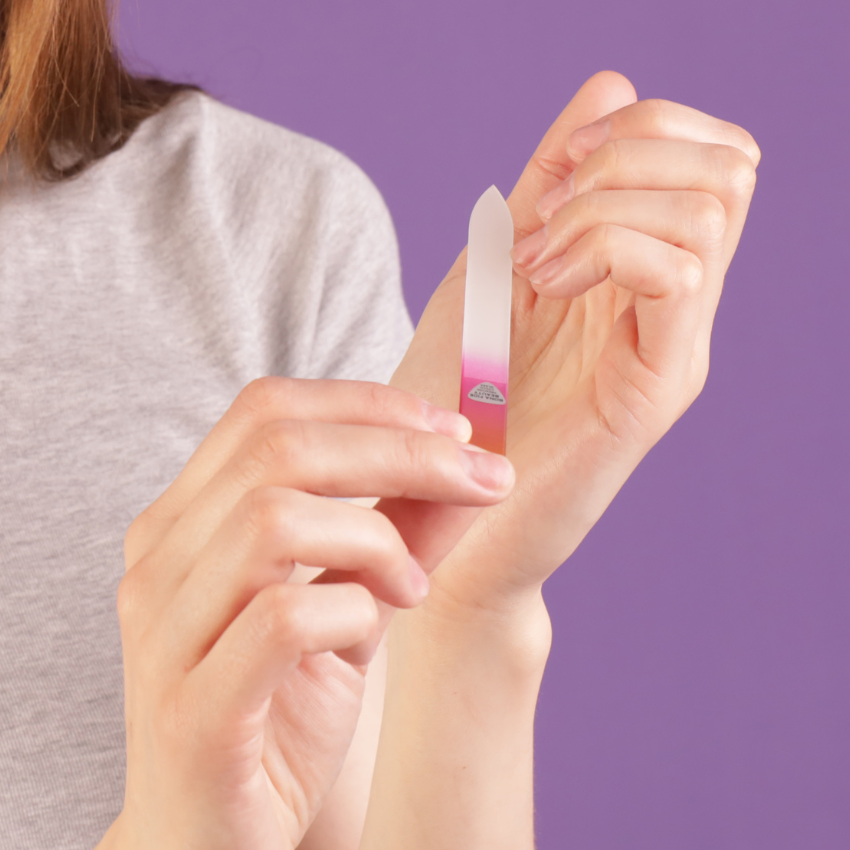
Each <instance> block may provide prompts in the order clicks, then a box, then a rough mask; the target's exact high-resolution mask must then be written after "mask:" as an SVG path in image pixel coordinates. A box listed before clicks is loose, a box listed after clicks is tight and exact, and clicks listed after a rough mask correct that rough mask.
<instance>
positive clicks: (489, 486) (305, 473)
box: [101, 378, 513, 850]
mask: <svg viewBox="0 0 850 850" xmlns="http://www.w3.org/2000/svg"><path fill="white" fill-rule="evenodd" d="M435 429H436V430H435ZM455 437H459V438H460V440H458V439H454V438H455ZM468 437H469V428H468V423H467V422H466V421H465V420H464V419H463V418H462V417H460V416H458V415H457V414H454V413H450V412H448V411H439V410H436V411H435V410H431V409H430V408H429V406H427V405H424V404H423V403H422V402H421V401H420V400H419V399H417V398H415V397H414V396H412V395H410V394H408V393H404V392H402V391H400V390H396V389H392V388H389V387H383V386H381V385H378V384H366V383H359V382H351V381H300V380H290V379H284V378H269V379H263V380H261V381H258V382H255V383H254V384H251V385H250V386H248V387H247V388H246V390H245V391H244V392H243V393H241V394H240V396H239V397H238V398H237V399H236V401H235V403H234V404H233V405H232V406H231V408H230V410H229V411H228V412H227V414H225V416H224V417H223V418H222V419H221V421H220V422H219V423H218V424H217V425H216V427H215V428H214V429H213V430H212V431H211V432H210V434H209V435H208V437H207V438H206V439H205V441H204V442H203V443H202V444H201V446H200V447H199V448H198V450H197V451H196V452H195V454H194V455H193V456H192V458H191V459H190V461H189V463H188V464H187V466H186V467H185V468H184V469H183V471H182V472H181V474H180V475H179V476H178V478H177V479H176V480H175V481H174V483H173V484H172V485H171V486H170V487H169V489H168V490H167V491H166V492H165V493H164V494H163V495H162V496H161V497H160V498H159V499H158V500H157V501H156V502H155V503H154V504H153V505H151V506H150V507H149V508H148V509H147V510H146V511H145V512H144V513H143V514H141V515H140V516H139V517H138V518H137V519H136V520H135V521H134V523H133V525H132V526H131V528H130V530H129V532H128V535H127V539H126V541H125V554H126V561H127V572H126V574H125V577H124V578H123V580H122V582H121V585H120V589H119V595H118V610H119V616H120V621H121V634H122V641H123V648H124V669H125V695H126V725H127V750H128V752H127V764H128V770H127V787H126V796H125V805H124V809H123V811H122V813H121V815H120V816H119V818H118V819H117V820H116V822H115V823H114V824H113V826H112V828H111V829H110V830H109V832H108V834H107V835H106V837H105V838H104V841H103V842H102V844H101V846H102V847H104V848H106V847H120V848H131V847H138V848H150V847H157V848H164V850H168V848H189V847H198V848H201V847H203V848H212V849H213V850H214V848H233V847H239V848H240V850H242V849H243V848H244V850H252V848H256V850H270V848H281V850H289V848H293V847H296V846H297V845H298V844H299V843H300V841H301V839H302V838H303V836H304V834H305V832H306V830H307V828H308V826H309V825H310V823H311V822H312V821H313V820H314V818H315V816H316V813H317V812H318V810H319V808H320V806H321V804H322V801H323V800H324V798H325V796H326V794H327V792H328V789H329V788H330V786H331V785H332V784H333V782H334V780H335V779H336V778H337V776H338V774H339V772H340V769H341V767H342V763H343V760H344V758H345V755H346V752H347V751H348V748H349V745H350V743H351V738H352V735H353V733H354V730H355V726H356V724H357V719H358V716H359V714H360V708H361V701H362V698H363V692H364V685H365V673H366V669H367V667H366V665H367V664H368V662H369V660H370V659H371V657H372V656H373V654H374V652H375V648H376V646H377V642H378V640H379V639H380V635H381V633H382V631H383V629H384V627H385V622H384V621H382V619H381V614H380V613H379V611H378V608H377V604H376V603H377V602H378V601H380V603H381V605H382V606H384V607H385V608H386V609H387V610H395V609H396V608H397V607H402V608H403V607H409V606H411V605H416V604H418V603H419V602H420V601H421V600H422V598H423V597H424V595H425V594H426V593H427V590H428V579H427V577H426V572H430V571H431V570H432V569H433V568H434V567H435V566H436V563H437V562H438V560H439V559H440V558H441V557H442V556H443V555H444V554H445V553H446V552H447V551H449V550H450V549H451V548H452V546H453V545H454V544H455V543H456V541H457V539H458V537H459V536H460V535H461V534H462V533H463V531H464V530H465V527H466V525H468V523H466V521H465V519H464V522H463V523H458V521H457V518H455V521H454V522H453V523H449V524H445V523H444V524H442V525H441V524H439V523H433V522H431V521H430V519H429V517H428V516H427V515H423V511H422V509H421V506H423V505H425V506H430V505H431V504H432V503H433V504H436V505H441V506H442V505H443V504H444V503H445V504H454V505H463V506H466V508H467V509H470V508H471V509H472V512H474V511H475V510H476V506H484V505H488V504H493V503H495V502H496V501H498V500H500V499H501V498H503V497H504V495H505V494H506V493H507V492H508V491H509V489H510V487H511V486H512V483H513V471H512V468H511V465H510V463H509V462H508V461H507V460H505V459H504V458H501V457H498V456H496V455H489V454H488V453H486V452H482V451H480V450H478V449H476V448H475V447H469V446H466V445H465V444H464V442H463V440H464V439H468ZM325 496H332V497H337V498H340V497H349V496H370V497H375V496H384V497H390V498H389V499H388V503H389V504H394V505H396V507H397V511H398V513H399V516H401V515H402V514H404V515H406V516H407V518H408V520H407V521H408V522H409V524H410V525H411V526H415V527H417V528H421V534H422V535H423V537H427V539H428V541H429V543H428V546H427V547H420V546H418V545H417V541H416V539H415V538H410V539H408V540H405V539H404V536H403V534H402V533H400V532H399V530H398V529H397V527H396V526H395V525H393V523H392V522H390V521H389V520H388V518H387V517H386V516H385V515H384V514H383V513H382V512H381V511H380V510H370V509H368V508H364V507H361V506H359V505H354V504H347V503H344V502H341V501H338V500H335V499H327V498H323V497H325ZM425 513H426V514H427V510H426V511H425ZM466 516H467V514H466V513H464V514H463V517H466ZM434 559H436V560H434ZM296 560H297V561H300V562H303V563H306V564H310V565H315V566H316V567H322V568H325V570H326V571H325V572H324V573H323V574H322V579H321V580H320V581H317V582H313V583H309V584H297V583H293V582H290V581H288V579H289V578H290V577H291V575H292V572H293V569H294V566H295V562H296Z"/></svg>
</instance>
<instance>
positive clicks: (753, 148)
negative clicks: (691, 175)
mask: <svg viewBox="0 0 850 850" xmlns="http://www.w3.org/2000/svg"><path fill="white" fill-rule="evenodd" d="M615 139H678V140H680V141H687V142H703V143H708V144H716V145H729V146H731V147H736V148H739V149H740V150H741V151H743V152H744V153H745V154H746V155H747V156H748V157H749V158H750V160H751V161H752V163H753V166H757V165H758V164H759V161H760V159H761V151H760V150H759V146H758V145H757V144H756V141H755V139H754V138H753V137H752V135H750V133H748V132H747V131H746V130H745V129H744V128H743V127H739V126H738V125H737V124H732V123H730V122H729V121H723V120H722V119H720V118H715V117H713V116H711V115H706V114H705V113H704V112H700V111H699V110H697V109H693V108H692V107H690V106H684V105H683V104H681V103H673V102H671V101H669V100H659V99H650V100H640V101H637V102H636V103H632V104H629V105H628V106H624V107H623V108H622V109H617V110H616V111H614V112H612V113H611V114H610V115H607V116H605V117H604V118H600V119H599V120H597V121H595V122H593V123H592V124H589V125H588V126H586V127H581V128H579V129H577V130H575V131H574V132H573V133H572V134H571V135H570V137H569V139H568V140H567V154H568V156H569V157H570V159H571V160H572V161H573V162H576V163H578V162H581V161H582V160H584V159H585V158H586V157H587V156H588V155H589V154H590V153H591V152H592V151H594V150H596V149H597V148H598V147H600V146H601V145H603V144H605V142H609V141H613V140H615Z"/></svg>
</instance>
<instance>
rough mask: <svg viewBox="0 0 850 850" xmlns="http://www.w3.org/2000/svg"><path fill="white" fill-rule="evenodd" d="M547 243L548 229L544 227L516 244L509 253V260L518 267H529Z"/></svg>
mask: <svg viewBox="0 0 850 850" xmlns="http://www.w3.org/2000/svg"><path fill="white" fill-rule="evenodd" d="M548 241H549V228H548V227H545V226H544V227H542V228H541V229H540V230H538V231H537V232H535V233H532V234H531V236H526V237H525V239H523V240H522V241H520V242H517V243H516V245H514V247H513V250H512V251H511V258H512V259H513V261H514V262H515V263H516V264H517V265H518V266H530V265H531V264H532V263H533V262H534V261H535V260H536V259H537V257H538V256H540V254H541V253H542V251H543V249H544V248H545V247H546V243H547V242H548Z"/></svg>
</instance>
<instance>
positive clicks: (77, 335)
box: [0, 93, 413, 850]
mask: <svg viewBox="0 0 850 850" xmlns="http://www.w3.org/2000/svg"><path fill="white" fill-rule="evenodd" d="M10 165H11V170H10V172H9V174H8V177H7V178H6V182H5V183H4V182H0V404H1V405H2V416H1V417H0V453H2V460H1V461H0V847H2V848H3V850H6V848H14V850H29V848H32V850H35V848H38V850H45V848H50V849H51V850H66V848H67V850H72V848H73V850H83V848H86V850H90V848H91V847H93V846H94V845H95V844H96V843H97V842H98V841H99V840H100V838H101V837H102V835H103V833H104V831H105V830H106V828H107V827H108V826H109V824H110V823H111V822H112V820H113V819H114V818H115V816H116V815H117V814H118V813H119V811H120V810H121V806H122V803H123V793H124V766H125V751H124V716H123V680H122V669H121V643H120V633H119V627H118V619H117V615H116V611H115V594H116V589H117V586H118V582H119V579H120V578H121V576H122V575H123V573H124V564H123V556H122V544H123V538H124V534H125V532H126V529H127V526H128V525H129V523H130V522H131V520H132V519H133V518H134V517H135V516H136V515H137V514H138V513H139V512H140V511H141V510H142V509H143V508H145V507H146V506H147V505H148V504H150V502H151V501H153V500H154V499H155V498H156V497H157V496H158V495H159V494H160V493H161V492H162V491H163V490H164V489H165V488H166V487H167V486H168V484H169V483H170V482H171V481H172V480H173V479H174V478H175V476H176V475H177V473H178V472H179V471H180V469H181V468H182V467H183V465H184V464H185V462H186V461H187V460H188V458H189V456H190V455H191V453H192V451H193V450H194V449H195V448H196V446H197V445H198V443H200V441H201V440H202V439H203V437H204V436H205V435H206V434H207V432H208V431H209V430H210V428H211V427H212V426H213V425H214V424H215V422H216V421H217V420H218V419H219V418H220V417H221V415H222V414H223V413H224V411H225V410H226V409H227V407H228V406H229V404H230V403H231V401H232V400H233V398H234V397H235V396H236V395H237V394H238V393H239V390H240V389H241V388H242V387H243V386H244V385H245V384H247V383H248V382H249V381H251V380H252V379H253V378H256V377H258V376H261V375H265V374H281V375H292V376H296V377H304V378H320V377H333V378H352V379H362V380H377V381H386V380H387V379H388V378H389V376H390V375H391V374H392V371H393V369H394V368H395V366H396V365H397V364H398V362H399V360H400V359H401V356H402V355H403V353H404V351H405V349H406V347H407V345H408V343H409V341H410V338H411V336H412V331H413V329H412V325H411V322H410V318H409V316H408V313H407V311H406V308H405V305H404V299H403V296H402V292H401V287H400V281H399V263H398V250H397V244H396V239H395V233H394V230H393V226H392V222H391V219H390V216H389V213H388V211H387V208H386V206H385V204H384V202H383V200H382V198H381V196H380V194H379V193H378V191H377V189H376V188H375V186H374V185H373V184H372V183H371V181H370V180H369V178H368V177H367V176H366V175H365V174H364V173H363V172H362V171H361V170H360V169H359V168H358V167H357V166H356V165H354V164H353V163H352V162H351V161H350V160H348V159H347V158H346V157H344V156H343V155H342V154H340V153H339V152H337V151H335V150H333V149H332V148H330V147H328V146H327V145H324V144H322V143H320V142H317V141H315V140H313V139H309V138H307V137H305V136H302V135H299V134H297V133H294V132H292V131H290V130H286V129H284V128H282V127H278V126H276V125H274V124H270V123H268V122H266V121H262V120H260V119H258V118H255V117H253V116H250V115H247V114H245V113H242V112H239V111H237V110H235V109H233V108H231V107H228V106H225V105H224V104H222V103H220V102H218V101H216V100H215V99H213V98H211V97H209V96H208V95H204V94H199V93H187V94H182V95H180V96H179V98H178V99H177V100H175V101H174V102H173V103H172V104H170V105H169V106H168V107H167V108H166V109H165V110H163V111H162V112H160V113H159V114H157V115H155V116H153V117H152V118H149V119H147V120H146V121H145V122H144V123H143V124H142V125H141V126H140V127H139V128H138V130H137V131H136V132H135V134H134V135H133V136H132V138H131V139H130V141H129V142H128V143H127V145H126V146H125V147H124V148H122V149H121V150H119V151H116V152H115V153H113V154H111V155H109V156H108V157H106V158H105V159H104V160H101V161H99V162H97V163H96V164H95V165H94V166H93V167H92V168H91V169H90V170H88V171H86V172H84V173H83V175H82V176H81V177H79V178H78V179H76V180H72V181H69V182H64V183H58V184H39V185H35V186H34V185H32V184H30V183H28V182H27V181H25V180H24V179H23V177H22V175H21V173H20V169H19V166H18V165H16V163H15V162H14V160H12V161H11V162H10Z"/></svg>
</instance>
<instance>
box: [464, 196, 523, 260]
mask: <svg viewBox="0 0 850 850" xmlns="http://www.w3.org/2000/svg"><path fill="white" fill-rule="evenodd" d="M473 220H478V221H481V220H485V221H487V226H488V227H489V228H492V229H493V230H494V235H496V238H497V239H499V241H500V242H505V243H509V244H508V250H510V249H511V248H512V247H513V239H514V220H513V216H511V211H510V209H509V207H508V203H507V201H506V200H505V199H504V197H503V196H502V193H501V192H500V191H499V190H498V189H497V188H496V186H495V185H493V186H491V187H490V188H489V189H487V190H486V191H485V192H484V194H483V195H481V197H480V198H479V199H478V200H477V201H476V202H475V206H474V207H473V210H472V217H471V218H470V224H471V223H472V221H473ZM470 236H471V233H470Z"/></svg>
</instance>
